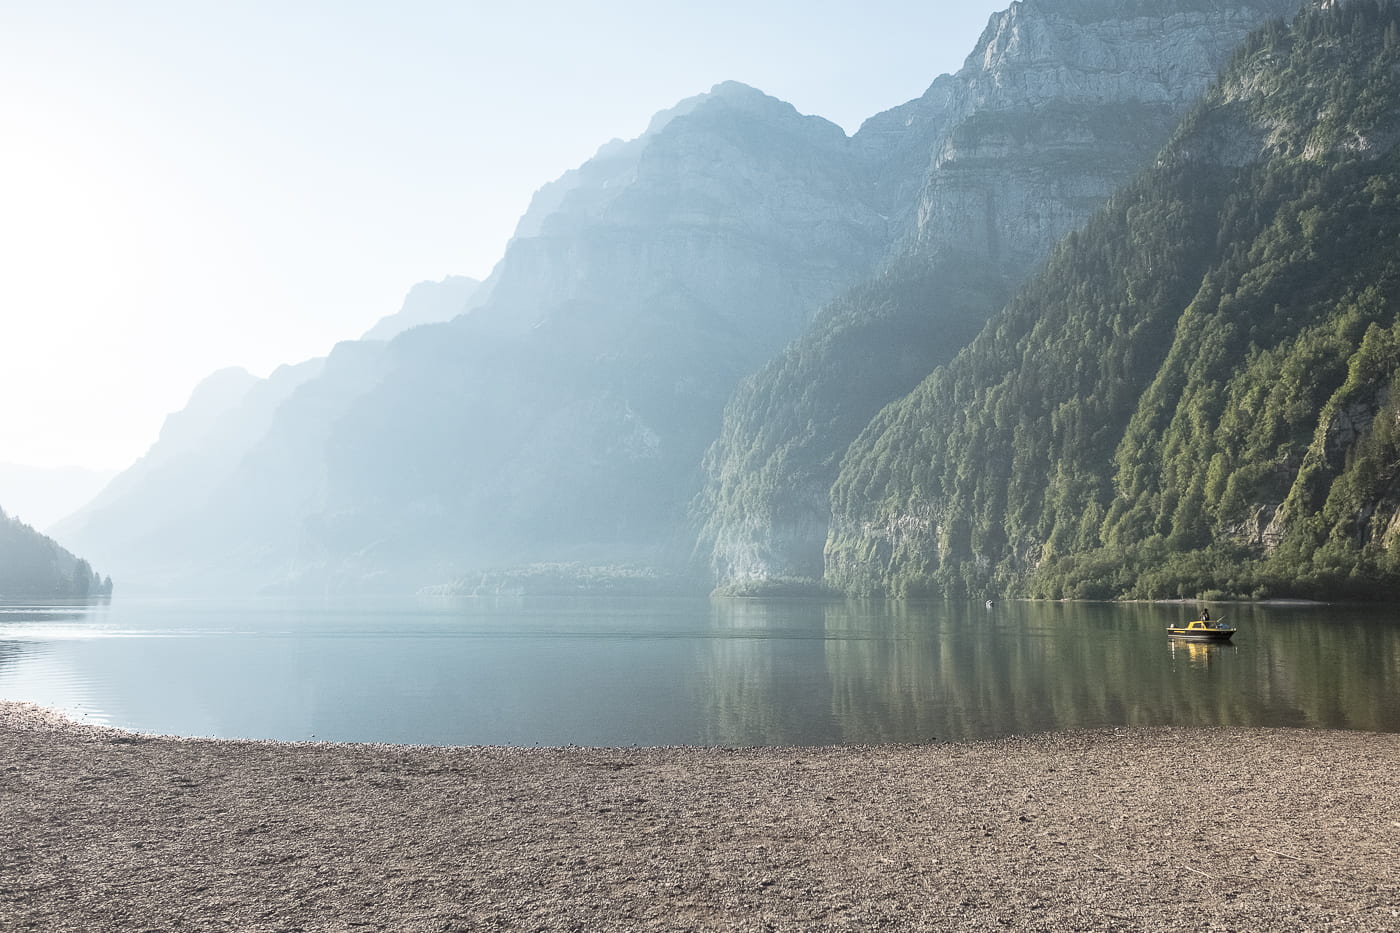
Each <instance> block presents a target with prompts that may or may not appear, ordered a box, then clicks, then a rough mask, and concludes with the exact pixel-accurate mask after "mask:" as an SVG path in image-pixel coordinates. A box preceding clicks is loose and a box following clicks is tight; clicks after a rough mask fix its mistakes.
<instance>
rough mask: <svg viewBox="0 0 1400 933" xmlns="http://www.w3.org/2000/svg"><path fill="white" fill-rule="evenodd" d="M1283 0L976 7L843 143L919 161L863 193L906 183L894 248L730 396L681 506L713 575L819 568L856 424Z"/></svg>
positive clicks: (1136, 168) (970, 320)
mask: <svg viewBox="0 0 1400 933" xmlns="http://www.w3.org/2000/svg"><path fill="white" fill-rule="evenodd" d="M1297 6H1298V3H1297V2H1296V0H1240V2H1228V3H1201V2H1195V0H1166V2H1161V3H1152V4H1146V3H1127V4H1124V3H1105V2H1096V0H1024V2H1018V3H1013V4H1012V5H1011V7H1010V9H1008V10H1007V11H1006V12H1004V13H1001V14H998V15H996V16H994V17H992V19H991V21H990V23H989V25H988V27H987V30H986V31H985V33H984V34H983V36H982V38H981V40H980V42H979V43H978V45H977V48H976V49H975V50H974V51H973V53H972V54H971V55H970V56H969V57H968V59H967V63H966V65H965V66H964V68H963V69H962V70H961V71H959V72H958V73H957V74H956V75H953V76H944V77H943V78H940V79H939V80H938V81H936V82H935V83H934V84H933V86H932V87H930V89H929V91H928V93H926V94H925V95H924V97H923V98H921V99H919V100H918V101H913V102H910V103H909V104H906V105H904V107H901V108H896V109H895V110H892V111H890V112H889V113H887V114H882V115H880V116H878V117H875V118H872V119H871V120H870V121H868V122H867V123H866V124H865V126H863V127H862V128H861V131H860V133H858V134H857V136H856V138H855V142H856V145H857V146H858V147H860V148H863V149H864V150H865V151H867V152H868V153H870V154H872V155H876V154H879V155H882V156H884V157H886V158H887V159H890V160H892V161H894V162H895V163H897V164H899V165H902V166H904V167H905V168H906V169H912V168H914V167H916V166H917V167H918V174H915V175H909V174H908V172H907V171H906V172H905V174H904V177H903V178H902V179H901V178H898V176H896V178H897V179H898V180H895V181H883V182H882V183H881V186H880V187H879V188H878V189H877V190H879V191H881V192H882V193H884V194H887V195H889V196H892V197H896V198H897V197H899V196H900V194H907V195H909V196H910V197H909V200H908V202H907V206H906V207H905V209H904V211H903V213H900V212H898V211H897V210H895V209H892V210H891V214H892V217H893V218H894V220H893V223H894V224H895V226H894V233H895V234H896V236H895V237H894V240H895V242H896V243H897V244H898V245H897V247H896V257H897V258H895V259H894V260H893V261H891V262H890V263H889V264H888V265H887V266H886V268H885V269H884V270H883V271H882V272H881V274H880V275H879V276H877V277H876V278H875V279H873V280H871V281H870V282H868V283H866V284H865V285H863V286H862V287H861V288H860V289H859V290H857V291H855V292H853V293H851V294H849V295H847V296H845V297H844V298H843V299H842V301H840V302H838V303H836V304H834V305H833V306H831V307H829V308H828V309H826V311H825V312H824V313H823V314H822V315H821V316H820V317H819V318H818V320H817V322H816V324H815V325H814V327H813V328H812V329H811V330H810V331H809V332H808V333H807V334H806V335H805V336H804V337H802V338H800V339H799V340H798V341H797V342H795V343H794V344H793V345H792V346H791V347H789V348H788V349H787V350H786V351H785V352H784V353H783V354H782V356H781V357H780V358H779V359H777V360H775V361H774V362H773V363H771V364H769V365H768V366H766V367H765V368H764V369H763V370H762V371H761V372H759V373H758V374H757V375H756V376H755V377H753V379H751V380H749V381H747V382H746V383H745V384H744V385H743V386H742V387H741V389H740V390H739V392H738V393H737V395H736V396H735V398H734V399H733V400H732V401H731V403H730V404H729V406H728V407H727V409H726V415H725V423H724V426H723V428H722V430H721V434H720V440H719V441H718V442H717V444H716V445H715V447H714V448H713V449H712V450H711V451H710V452H709V454H708V456H707V460H706V472H707V484H706V489H705V493H704V495H703V496H702V497H701V499H700V500H699V501H698V502H697V505H696V512H697V521H698V523H699V524H700V526H701V528H702V530H701V532H700V543H699V547H698V555H699V557H700V559H701V560H702V561H705V562H708V564H709V565H710V567H711V571H712V573H713V574H714V576H715V578H716V579H717V582H718V583H719V584H720V585H721V586H727V587H729V588H731V589H738V590H741V591H742V590H754V589H763V588H766V587H769V586H771V585H772V584H773V582H774V581H783V580H787V581H794V582H796V583H798V584H801V583H802V582H803V581H811V580H814V579H815V578H818V577H820V575H821V573H822V549H823V546H824V543H825V539H826V529H827V526H828V521H829V512H828V508H827V498H828V496H827V493H828V491H829V489H830V485H831V483H832V482H833V481H834V479H835V477H836V469H837V464H838V462H839V460H840V457H841V456H842V454H843V452H844V450H845V448H846V446H847V445H848V444H849V443H850V442H851V441H852V440H853V439H854V437H855V436H856V434H857V433H858V432H859V431H860V430H861V429H862V428H863V427H864V426H865V424H866V423H867V422H868V421H869V419H870V418H871V417H873V416H874V415H875V413H876V412H877V411H879V409H880V408H881V407H882V406H884V405H885V404H888V403H889V402H891V401H893V400H895V399H897V398H899V397H900V396H901V395H903V394H904V393H906V392H908V391H909V390H910V389H912V388H913V387H914V386H915V385H916V384H917V383H918V382H919V380H921V379H922V378H923V377H924V376H926V375H927V374H928V373H929V372H930V371H931V370H932V369H933V368H934V367H936V366H938V365H940V364H942V363H944V362H946V361H947V360H949V359H950V358H951V357H952V356H953V354H954V353H956V352H957V350H958V349H960V348H961V347H962V346H963V345H964V344H965V343H966V342H967V341H969V340H970V339H971V338H972V337H973V335H974V334H976V333H977V331H978V330H979V329H980V327H981V325H982V323H983V322H984V321H985V320H986V319H987V318H988V317H989V316H990V315H991V314H992V313H993V312H995V311H996V310H998V309H999V308H1000V307H1001V305H1002V304H1003V303H1004V302H1005V300H1006V299H1007V297H1008V296H1009V294H1010V290H1011V289H1012V288H1013V287H1014V286H1015V285H1016V284H1017V283H1019V282H1021V281H1023V280H1024V279H1025V278H1026V276H1027V275H1029V274H1030V272H1031V271H1032V270H1033V269H1034V268H1035V266H1036V264H1037V263H1038V262H1040V261H1041V260H1042V259H1043V258H1044V257H1045V256H1046V255H1047V253H1048V252H1049V250H1050V248H1051V246H1052V245H1053V244H1054V243H1055V242H1057V241H1058V240H1059V239H1060V238H1061V237H1062V236H1063V235H1064V234H1066V233H1068V232H1069V231H1071V230H1073V229H1075V228H1076V227H1078V226H1080V225H1081V224H1083V223H1084V221H1085V220H1086V219H1087V218H1088V217H1089V216H1090V215H1091V214H1092V213H1093V211H1094V210H1096V209H1097V208H1098V207H1100V206H1101V205H1102V204H1103V203H1104V202H1105V201H1106V200H1107V198H1108V197H1109V195H1110V194H1111V193H1112V192H1113V191H1115V190H1117V189H1118V188H1119V187H1121V186H1123V185H1124V184H1126V183H1127V182H1128V181H1129V180H1130V179H1132V178H1133V177H1134V176H1135V175H1136V174H1137V173H1139V172H1141V171H1142V170H1143V169H1144V168H1146V167H1147V165H1148V164H1149V162H1150V160H1151V158H1152V156H1153V155H1154V154H1155V152H1156V151H1157V150H1158V148H1159V147H1160V146H1161V145H1162V144H1163V143H1164V142H1165V141H1166V139H1167V137H1168V135H1169V134H1170V132H1171V130H1172V129H1173V127H1174V126H1175V125H1176V123H1177V121H1178V120H1179V119H1180V118H1181V116H1182V114H1183V113H1185V112H1186V111H1187V109H1188V108H1189V107H1191V105H1192V104H1193V103H1195V102H1196V101H1197V100H1198V99H1199V97H1200V95H1201V94H1202V93H1203V92H1204V91H1205V89H1206V87H1207V86H1208V84H1209V83H1210V81H1211V80H1212V79H1213V78H1214V76H1215V75H1216V74H1217V73H1218V71H1219V70H1220V68H1221V67H1222V66H1223V65H1224V64H1225V62H1226V61H1227V60H1228V59H1229V57H1230V55H1231V53H1232V51H1233V50H1234V49H1235V48H1236V47H1237V46H1238V44H1239V43H1240V42H1241V41H1242V40H1243V39H1244V37H1245V36H1246V35H1247V34H1248V33H1249V31H1250V30H1251V29H1253V28H1255V27H1257V26H1259V25H1260V24H1261V23H1263V22H1266V21H1268V20H1269V19H1271V18H1274V17H1279V16H1282V15H1284V14H1286V13H1289V12H1291V11H1292V10H1294V9H1296V8H1297ZM901 124H902V125H906V126H907V127H908V132H906V133H905V134H904V135H900V134H899V133H898V132H897V131H896V130H895V128H896V127H898V126H899V125H901ZM920 159H921V160H922V161H921V162H920ZM911 178H919V179H921V181H919V182H917V185H918V187H917V190H915V189H914V188H912V187H909V186H910V184H911V181H910V180H911ZM900 185H904V186H905V187H904V188H902V189H901V188H900Z"/></svg>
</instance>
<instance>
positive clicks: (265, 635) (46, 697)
mask: <svg viewBox="0 0 1400 933" xmlns="http://www.w3.org/2000/svg"><path fill="white" fill-rule="evenodd" d="M1189 611H1190V610H1189V608H1188V607H1182V606H1146V605H1126V606H1125V605H1105V604H1088V603H1084V604H1075V603H1067V604H1054V603H1005V604H999V605H997V606H995V607H993V608H990V609H989V608H987V607H985V606H983V605H981V604H980V603H958V602H929V603H885V602H868V603H867V602H841V601H833V602H825V601H815V600H713V601H711V600H705V599H635V600H607V599H598V598H593V599H548V600H546V599H526V600H505V601H493V600H459V601H433V600H404V601H375V602H370V601H355V602H348V601H347V602H311V601H285V600H256V601H242V602H229V601H215V600H203V601H160V602H156V601H151V602H142V601H133V600H122V599H118V600H116V601H114V602H112V603H111V604H110V605H98V606H92V607H63V606H49V607H16V606H11V607H6V608H4V609H0V697H3V698H6V699H14V700H27V701H32V702H36V703H42V704H45V705H50V706H54V707H58V708H61V709H64V710H66V711H68V712H70V713H71V714H73V715H74V716H75V717H76V718H78V719H80V720H83V721H89V722H98V723H104V724H110V725H114V726H120V727H124V728H130V729H135V730H139V731H144V732H157V733H171V734H178V735H212V736H217V737H223V738H260V739H281V740H302V739H311V738H315V739H318V740H336V741H385V742H402V743H430V744H514V745H534V744H541V745H565V744H578V745H633V744H637V745H669V744H704V745H774V744H825V743H846V744H850V743H872V742H927V741H932V740H938V741H947V740H963V739H976V738H983V737H991V736H999V735H1007V734H1024V733H1035V732H1041V731H1047V730H1056V729H1081V728H1103V727H1115V726H1123V725H1196V726H1216V725H1220V726H1227V725H1229V726H1254V725H1258V726H1296V727H1303V728H1343V729H1364V730H1376V731H1391V732H1400V696H1397V694H1396V692H1395V691H1394V690H1393V689H1392V688H1391V685H1393V684H1394V683H1396V682H1397V678H1400V629H1397V628H1396V627H1395V626H1393V625H1392V624H1390V618H1389V615H1390V614H1389V613H1388V612H1387V611H1385V610H1383V609H1379V608H1365V607H1351V608H1337V607H1279V606H1225V607H1219V609H1218V611H1217V613H1216V614H1217V615H1219V614H1220V612H1224V614H1225V615H1226V616H1227V618H1229V619H1230V620H1231V621H1234V622H1236V623H1237V624H1238V625H1239V627H1240V632H1239V634H1238V635H1237V636H1236V642H1235V643H1234V644H1230V645H1197V644H1184V643H1179V642H1173V641H1171V640H1169V639H1168V638H1167V637H1166V635H1165V632H1164V631H1163V630H1164V628H1165V626H1166V625H1167V624H1168V623H1169V622H1171V621H1177V620H1180V619H1182V618H1184V617H1185V615H1186V614H1187V613H1188V612H1189Z"/></svg>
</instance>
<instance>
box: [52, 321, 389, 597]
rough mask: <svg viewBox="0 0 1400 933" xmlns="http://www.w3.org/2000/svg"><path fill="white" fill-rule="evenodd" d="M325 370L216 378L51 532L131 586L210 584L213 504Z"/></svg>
mask: <svg viewBox="0 0 1400 933" xmlns="http://www.w3.org/2000/svg"><path fill="white" fill-rule="evenodd" d="M368 346H375V344H368ZM324 366H325V361H323V360H311V361H308V362H305V363H301V364H299V365H296V366H283V367H280V368H278V369H277V370H276V371H275V372H274V373H273V374H272V375H271V376H269V377H268V378H267V379H258V378H257V377H255V376H253V375H252V374H251V373H249V372H247V371H246V370H243V369H239V368H230V369H224V370H220V371H218V372H216V373H214V374H212V375H210V376H209V377H207V378H206V379H205V380H204V381H203V382H201V383H200V384H199V385H198V386H197V387H196V388H195V390H194V392H193V393H192V394H191V396H190V400H189V402H188V403H187V404H186V405H185V407H184V408H183V409H181V410H180V411H178V412H175V413H174V414H171V415H170V416H169V417H167V418H166V420H165V424H164V425H163V426H162V427H161V432H160V436H159V438H158V439H157V441H156V443H155V444H154V445H152V447H151V449H150V450H149V451H147V452H146V454H145V456H143V457H142V458H141V459H140V460H138V461H137V462H136V463H135V464H133V465H132V466H131V467H129V468H128V469H127V470H125V471H123V472H122V473H121V474H120V475H119V476H117V477H116V478H115V479H113V480H112V481H111V482H110V483H109V484H108V485H107V486H106V487H105V488H104V489H103V490H102V491H101V493H99V494H98V495H97V496H96V497H95V498H94V499H92V501H90V502H89V503H88V504H87V505H85V506H84V507H83V508H82V509H80V510H78V511H77V512H75V513H74V514H72V515H70V516H69V517H67V518H65V519H64V520H62V521H60V522H58V523H57V524H56V525H55V526H54V528H53V533H54V534H55V535H57V536H58V537H59V538H61V539H62V540H64V541H67V542H69V543H70V544H71V545H72V546H73V547H75V548H76V549H78V550H79V551H81V552H82V553H85V554H89V555H92V557H93V558H94V559H95V560H97V561H98V562H99V563H100V564H101V565H102V566H105V567H111V568H113V569H114V571H115V572H116V573H117V575H118V576H119V577H121V578H122V579H123V580H124V581H125V580H131V581H132V582H133V584H134V585H133V586H132V587H131V589H130V590H129V591H136V592H140V591H143V590H162V589H166V588H169V587H171V586H175V587H177V588H178V587H181V586H185V587H189V588H191V589H193V588H196V587H206V586H208V585H209V583H210V582H211V580H210V575H211V573H213V571H212V570H211V568H210V566H209V564H208V562H206V561H204V560H202V559H195V558H194V555H195V554H198V553H199V552H200V551H201V550H204V549H210V550H212V549H217V548H218V546H219V540H218V537H217V532H216V529H215V528H214V527H213V526H209V525H207V524H203V522H204V520H205V519H206V518H207V515H208V512H209V511H210V509H211V504H212V503H214V502H216V501H217V497H218V495H219V492H220V490H221V488H222V487H223V485H224V484H225V483H226V482H228V480H229V478H230V477H232V476H234V475H235V474H236V473H237V471H238V469H239V467H240V464H241V462H242V459H243V457H244V456H245V454H246V453H247V451H248V450H249V449H251V448H252V447H253V446H254V445H255V444H257V443H258V442H259V441H260V440H262V439H263V438H264V437H265V436H266V433H267V430H268V428H269V426H270V425H271V423H272V420H273V416H274V413H275V412H276V410H277V408H278V406H280V405H281V404H282V402H283V401H285V400H286V399H287V397H288V396H289V395H290V394H291V393H292V392H293V391H294V390H295V389H296V388H297V387H298V386H300V385H301V384H303V383H305V382H307V381H309V380H310V379H312V378H313V377H314V376H316V375H318V374H319V373H320V372H321V371H322V369H323V368H324ZM127 574H131V576H127ZM190 580H194V581H199V582H196V583H192V582H187V581H190ZM124 588H125V587H124Z"/></svg>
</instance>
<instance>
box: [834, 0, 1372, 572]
mask: <svg viewBox="0 0 1400 933" xmlns="http://www.w3.org/2000/svg"><path fill="white" fill-rule="evenodd" d="M1397 73H1400V10H1398V9H1397V7H1396V5H1395V4H1394V3H1384V4H1380V3H1376V2H1372V0H1356V2H1353V3H1349V4H1346V5H1345V6H1341V7H1336V6H1332V7H1329V8H1326V9H1310V10H1309V11H1307V12H1305V13H1303V14H1301V15H1300V16H1299V17H1298V18H1297V19H1296V20H1295V21H1294V22H1293V23H1292V24H1291V25H1287V26H1285V25H1283V24H1278V25H1275V26H1271V27H1269V28H1266V29H1265V30H1263V31H1261V32H1259V33H1256V34H1255V35H1254V36H1253V37H1252V38H1251V40H1250V41H1249V42H1248V44H1247V45H1246V46H1245V47H1244V48H1243V49H1242V50H1241V51H1240V52H1239V53H1238V54H1237V56H1236V58H1235V61H1234V63H1233V64H1232V66H1231V68H1230V69H1229V70H1228V71H1227V73H1226V75H1225V76H1224V77H1223V78H1222V80H1221V81H1220V82H1219V83H1218V85H1217V86H1216V87H1215V89H1214V90H1213V91H1212V92H1211V93H1210V95H1209V96H1208V98H1207V100H1206V101H1205V102H1204V103H1203V104H1202V105H1201V106H1200V107H1199V108H1198V109H1197V110H1196V111H1195V112H1194V113H1193V115H1192V116H1191V117H1190V118H1189V119H1188V120H1187V121H1186V122H1185V124H1184V125H1183V126H1182V128H1181V129H1180V130H1179V131H1178V133H1177V135H1176V137H1175V138H1174V140H1173V141H1172V142H1171V143H1170V144H1169V145H1168V146H1167V148H1166V149H1165V150H1164V152H1163V154H1162V155H1161V157H1160V158H1159V159H1158V161H1157V163H1156V167H1155V168H1154V169H1153V170H1152V171H1151V172H1150V173H1149V174H1148V175H1146V176H1145V177H1144V178H1142V179H1141V180H1140V181H1139V182H1138V183H1136V184H1135V185H1133V186H1132V187H1130V188H1128V189H1127V190H1125V191H1123V192H1121V193H1120V194H1119V195H1117V196H1115V198H1114V199H1113V200H1112V201H1111V203H1110V204H1109V206H1108V207H1107V208H1106V209H1105V210H1104V211H1103V212H1102V213H1101V214H1100V215H1099V216H1098V217H1097V218H1096V219H1095V220H1094V221H1093V222H1092V223H1091V224H1090V225H1089V226H1088V227H1087V228H1086V229H1085V230H1083V231H1082V232H1081V233H1079V234H1076V235H1073V236H1071V237H1070V238H1068V239H1067V240H1066V241H1065V242H1064V243H1063V244H1062V245H1061V246H1060V247H1059V248H1058V249H1057V251H1056V253H1055V255H1054V256H1053V258H1052V259H1051V261H1050V262H1049V264H1048V265H1047V267H1046V268H1045V270H1044V272H1043V273H1042V274H1040V275H1038V276H1037V277H1036V278H1034V279H1033V280H1032V281H1031V282H1030V283H1029V284H1028V286H1027V287H1026V288H1025V289H1024V290H1023V291H1021V292H1020V293H1019V294H1018V296H1017V297H1016V298H1015V299H1014V300H1013V301H1012V303H1011V304H1010V305H1009V306H1008V308H1007V309H1006V310H1005V311H1004V312H1003V313H1002V314H1001V315H999V316H998V317H997V318H996V319H994V320H993V321H992V322H991V324H990V325H989V326H988V327H987V329H986V330H985V331H983V332H982V333H981V334H980V335H979V336H978V337H977V339H976V340H975V341H974V342H973V343H972V344H971V345H970V346H969V347H968V348H967V349H966V350H965V351H964V352H963V353H961V354H960V355H959V356H958V357H957V358H956V359H955V360H953V361H952V362H951V363H950V364H949V365H948V366H947V367H945V368H943V369H941V370H939V371H937V372H935V373H934V374H933V375H932V376H931V377H929V379H927V380H926V381H925V382H924V383H923V384H922V385H920V386H919V388H918V389H917V390H915V391H914V392H913V393H912V394H911V395H910V396H908V397H907V398H905V399H904V400H902V401H900V402H898V403H896V404H894V405H892V406H890V407H889V408H887V409H886V410H885V411H884V412H882V413H881V415H880V416H879V417H878V418H877V419H876V420H875V421H874V422H873V423H872V424H871V425H870V427H869V428H868V429H867V430H866V431H865V432H864V433H863V435H862V436H861V437H860V438H859V439H858V440H857V441H856V443H855V444H854V445H853V446H852V448H851V451H850V453H849V454H848V456H847V458H846V460H845V462H844V464H843V466H842V469H841V474H840V477H839V479H838V481H837V483H836V486H835V488H834V490H833V494H832V510H833V528H832V533H831V536H830V538H829V540H828V543H827V550H826V579H827V581H828V582H829V583H831V584H834V585H837V586H839V587H842V588H844V589H846V590H847V591H850V592H853V593H890V594H896V595H913V594H949V595H983V594H993V593H1005V592H1017V593H1026V594H1031V595H1038V596H1047V597H1066V596H1072V597H1114V596H1130V597H1177V596H1194V595H1198V594H1215V593H1224V594H1229V595H1241V596H1264V595H1278V596H1288V595H1292V596H1329V597H1337V596H1351V597H1372V596H1378V595H1389V594H1393V593H1395V592H1396V591H1397V590H1400V550H1397V548H1400V522H1398V521H1397V518H1396V516H1397V511H1398V510H1400V490H1397V483H1396V481H1397V479H1400V437H1398V436H1397V414H1398V413H1400V400H1397V399H1395V398H1394V397H1393V393H1392V391H1391V388H1392V382H1393V379H1394V376H1395V373H1396V367H1397V364H1400V321H1397V314H1396V309H1397V307H1400V305H1397V302H1400V250H1397V247H1400V155H1397V152H1396V150H1395V143H1396V142H1397V141H1398V140H1400V78H1397Z"/></svg>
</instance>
